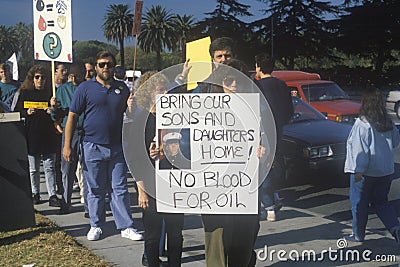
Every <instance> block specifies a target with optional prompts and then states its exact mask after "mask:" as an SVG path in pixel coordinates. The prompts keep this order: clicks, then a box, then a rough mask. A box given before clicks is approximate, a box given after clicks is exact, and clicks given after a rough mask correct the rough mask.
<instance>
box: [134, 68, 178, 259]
mask: <svg viewBox="0 0 400 267" xmlns="http://www.w3.org/2000/svg"><path fill="white" fill-rule="evenodd" d="M144 81H145V82H144ZM168 84H169V81H168V79H167V78H166V77H165V76H164V75H163V74H159V73H156V72H146V73H144V74H143V75H142V76H141V77H140V78H139V82H138V88H137V89H136V94H135V98H136V99H137V104H138V106H139V107H140V108H141V109H142V110H143V111H142V112H141V113H140V114H139V115H138V117H137V118H136V119H135V121H134V125H135V129H137V130H136V131H132V132H133V133H134V134H135V135H134V136H131V137H130V140H133V143H131V144H130V145H131V148H132V149H128V151H131V150H133V149H135V153H134V155H131V156H132V157H131V156H129V157H128V158H131V161H134V163H135V166H141V168H140V169H139V168H134V169H131V172H132V175H133V176H134V177H135V180H136V181H137V187H138V202H139V207H141V208H143V224H144V227H145V252H146V254H147V263H148V266H154V267H155V266H157V267H158V266H159V265H160V259H159V244H160V237H162V225H163V221H164V222H165V230H166V233H167V236H168V238H167V255H168V266H180V265H181V257H182V244H183V236H182V229H183V214H175V213H160V212H157V205H156V199H155V196H156V189H155V188H156V187H155V182H156V181H155V179H156V177H155V170H154V164H155V163H154V160H155V159H156V158H157V157H158V155H159V153H160V149H159V148H158V147H156V145H155V141H154V138H155V135H156V118H155V111H156V110H155V97H156V95H157V94H163V93H166V86H167V85H168ZM143 129H144V132H143ZM139 142H144V143H145V145H144V144H140V143H139ZM142 149H143V150H142ZM147 149H148V150H147ZM144 153H145V154H146V155H148V156H147V157H143V154H144ZM130 164H131V162H128V165H130ZM142 262H143V261H142Z"/></svg>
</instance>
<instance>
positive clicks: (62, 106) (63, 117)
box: [50, 65, 87, 214]
mask: <svg viewBox="0 0 400 267" xmlns="http://www.w3.org/2000/svg"><path fill="white" fill-rule="evenodd" d="M81 69H82V68H79V67H78V66H77V65H73V66H72V67H71V70H70V74H69V76H70V75H73V77H74V79H73V80H71V81H69V82H66V83H64V84H62V85H61V86H60V87H58V89H57V92H56V97H52V98H51V100H50V104H51V117H52V119H53V121H60V122H61V123H60V126H61V127H62V129H64V128H65V125H66V122H67V119H68V112H69V106H70V104H71V101H72V96H73V95H74V92H75V90H76V87H77V86H78V85H79V83H80V82H81V81H82V80H83V77H82V72H83V71H82V70H81ZM83 118H84V115H83V114H82V115H81V116H80V117H79V120H78V124H77V127H76V129H75V131H74V134H73V136H72V149H73V150H74V154H75V155H80V153H81V152H80V143H81V135H82V131H83V129H82V123H83ZM64 140H65V132H64V131H63V133H62V144H61V147H62V146H63V145H64ZM60 149H61V148H60ZM77 164H78V156H77V157H75V158H74V159H73V160H72V161H71V162H66V161H65V159H64V158H63V157H61V172H62V182H63V189H64V190H63V196H62V199H61V209H60V214H67V213H69V212H70V207H71V196H72V189H73V188H72V187H73V183H74V181H75V179H76V175H75V172H76V169H77ZM86 210H87V205H86V204H85V211H86Z"/></svg>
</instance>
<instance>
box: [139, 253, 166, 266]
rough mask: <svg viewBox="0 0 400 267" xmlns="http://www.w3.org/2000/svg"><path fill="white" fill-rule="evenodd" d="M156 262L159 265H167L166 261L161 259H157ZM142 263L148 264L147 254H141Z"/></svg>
mask: <svg viewBox="0 0 400 267" xmlns="http://www.w3.org/2000/svg"><path fill="white" fill-rule="evenodd" d="M158 264H159V266H160V267H167V266H168V263H167V262H163V261H162V260H160V259H159V260H158ZM142 265H143V266H149V262H148V261H147V256H146V255H144V254H143V256H142Z"/></svg>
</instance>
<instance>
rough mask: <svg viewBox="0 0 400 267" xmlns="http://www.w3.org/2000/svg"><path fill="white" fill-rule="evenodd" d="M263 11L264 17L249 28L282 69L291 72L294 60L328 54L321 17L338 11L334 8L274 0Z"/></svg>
mask: <svg viewBox="0 0 400 267" xmlns="http://www.w3.org/2000/svg"><path fill="white" fill-rule="evenodd" d="M264 12H265V14H266V15H267V17H266V18H264V19H261V20H258V21H255V22H253V23H252V26H253V28H255V31H256V32H257V34H258V35H259V36H260V37H259V41H260V42H266V43H269V47H270V49H271V50H270V51H272V52H271V53H273V54H274V56H275V57H279V58H280V59H281V60H282V62H283V64H284V65H285V66H286V68H289V69H294V67H295V62H296V58H298V57H305V58H309V57H318V56H319V55H321V54H327V53H328V48H329V42H330V40H331V37H330V33H329V31H328V23H327V20H326V19H324V17H326V16H327V15H332V14H335V13H336V12H338V9H337V8H336V7H334V6H332V5H331V4H329V3H328V2H322V1H315V0H306V1H304V0H277V1H269V4H268V5H267V8H266V9H265V10H264Z"/></svg>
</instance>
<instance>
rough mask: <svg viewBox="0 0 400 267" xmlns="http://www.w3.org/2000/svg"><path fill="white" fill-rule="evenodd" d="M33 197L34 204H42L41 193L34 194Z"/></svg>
mask: <svg viewBox="0 0 400 267" xmlns="http://www.w3.org/2000/svg"><path fill="white" fill-rule="evenodd" d="M32 199H33V205H37V204H40V194H34V195H33V197H32Z"/></svg>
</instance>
